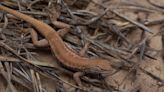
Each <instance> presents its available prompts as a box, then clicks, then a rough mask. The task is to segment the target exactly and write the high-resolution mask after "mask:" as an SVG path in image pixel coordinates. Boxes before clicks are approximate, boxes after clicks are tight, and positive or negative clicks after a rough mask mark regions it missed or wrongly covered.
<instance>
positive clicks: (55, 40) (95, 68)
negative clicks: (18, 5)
mask: <svg viewBox="0 0 164 92" xmlns="http://www.w3.org/2000/svg"><path fill="white" fill-rule="evenodd" d="M0 10H3V11H6V12H8V13H10V14H12V15H14V16H16V17H18V18H20V19H23V20H24V21H26V22H28V23H30V24H31V25H32V26H34V27H35V28H36V29H37V31H38V32H40V33H41V34H42V35H43V36H44V37H45V38H46V40H47V41H48V43H49V45H50V47H51V50H52V52H53V53H54V54H55V56H56V57H57V59H58V60H59V62H60V63H61V64H62V65H64V66H65V67H67V68H70V69H74V70H75V71H81V72H85V73H98V74H99V73H100V74H101V73H103V72H106V73H107V72H108V73H110V72H111V70H113V69H112V67H111V64H110V62H109V61H107V60H105V59H89V58H85V57H81V56H79V55H77V54H76V53H74V52H73V51H72V50H70V49H69V48H68V47H67V46H66V45H65V44H64V42H63V40H62V38H61V37H60V36H59V34H58V33H57V32H56V31H55V30H54V29H53V28H52V27H50V26H49V25H47V24H46V23H43V22H42V21H39V20H37V19H34V18H32V17H30V16H28V15H25V14H22V13H20V12H18V11H15V10H13V9H10V8H7V7H5V6H2V5H0Z"/></svg>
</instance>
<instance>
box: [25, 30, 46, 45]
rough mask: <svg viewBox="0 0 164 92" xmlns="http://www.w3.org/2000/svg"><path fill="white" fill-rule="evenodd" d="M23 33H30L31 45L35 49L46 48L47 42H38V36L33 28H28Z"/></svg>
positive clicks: (44, 40) (42, 40)
mask: <svg viewBox="0 0 164 92" xmlns="http://www.w3.org/2000/svg"><path fill="white" fill-rule="evenodd" d="M24 32H30V34H31V39H32V43H33V45H34V46H36V47H48V46H49V44H48V41H47V40H46V39H41V40H38V34H37V32H36V31H35V30H34V29H33V28H28V29H27V30H25V31H24Z"/></svg>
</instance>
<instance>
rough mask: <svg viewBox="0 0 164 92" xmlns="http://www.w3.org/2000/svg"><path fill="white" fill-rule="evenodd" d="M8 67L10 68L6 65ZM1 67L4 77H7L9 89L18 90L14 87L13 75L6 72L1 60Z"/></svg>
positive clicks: (11, 91)
mask: <svg viewBox="0 0 164 92" xmlns="http://www.w3.org/2000/svg"><path fill="white" fill-rule="evenodd" d="M6 66H8V65H7V64H6ZM6 68H7V69H8V67H6ZM0 69H1V70H0V72H1V74H2V75H3V77H4V78H5V79H6V81H7V83H8V87H7V89H8V91H10V92H17V90H16V88H15V87H14V85H13V84H12V82H11V75H10V74H9V72H5V70H4V68H3V65H2V63H1V62H0Z"/></svg>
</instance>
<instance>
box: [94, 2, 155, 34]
mask: <svg viewBox="0 0 164 92" xmlns="http://www.w3.org/2000/svg"><path fill="white" fill-rule="evenodd" d="M94 3H95V4H98V5H99V6H101V7H103V8H107V7H105V6H104V5H102V4H99V3H96V2H94ZM109 11H111V12H112V13H114V14H116V15H117V16H119V17H120V18H123V19H125V20H127V21H129V22H130V23H132V24H134V25H136V26H138V27H140V28H141V29H143V30H144V31H147V32H149V33H151V34H153V32H152V30H151V29H149V28H148V27H146V26H145V25H143V24H141V23H139V22H137V21H134V20H131V19H129V18H128V17H126V16H123V15H121V14H119V13H118V12H117V11H116V10H112V9H109Z"/></svg>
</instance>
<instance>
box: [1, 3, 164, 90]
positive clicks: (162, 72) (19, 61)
mask: <svg viewBox="0 0 164 92" xmlns="http://www.w3.org/2000/svg"><path fill="white" fill-rule="evenodd" d="M0 1H1V3H2V4H3V5H6V6H7V7H10V8H13V9H17V10H19V11H20V12H22V13H24V14H27V15H30V16H33V17H34V18H36V19H39V20H42V21H44V22H45V23H47V24H49V25H51V26H52V27H53V28H54V29H56V30H58V29H59V28H56V27H55V26H54V25H53V22H54V21H56V19H57V20H58V21H61V22H64V23H67V24H69V25H70V26H71V29H70V31H69V33H67V34H66V35H65V37H63V40H64V41H65V43H66V44H67V45H68V46H69V47H71V48H72V49H74V50H75V51H76V53H77V54H79V55H81V56H84V57H89V58H95V57H96V58H97V57H101V58H105V59H107V60H109V61H111V63H114V64H117V63H120V62H123V64H125V66H122V67H121V68H120V69H117V70H118V72H117V73H115V74H112V75H110V76H108V77H107V78H105V80H93V79H91V78H88V77H86V76H84V77H82V84H83V87H86V88H87V89H88V90H90V92H164V62H163V58H164V53H163V50H164V46H163V45H164V28H163V24H164V15H163V13H164V0H0ZM0 15H1V16H0V19H1V22H0V27H1V28H0V39H1V40H0V53H1V54H0V69H1V70H0V81H1V82H0V92H76V91H77V92H78V91H80V92H83V90H81V87H78V86H76V82H75V80H74V79H73V72H71V71H68V70H67V69H65V68H63V67H61V66H60V65H59V64H57V63H56V62H58V60H57V59H56V58H55V57H54V56H53V55H52V54H51V53H50V52H51V51H50V49H49V48H48V47H45V48H36V47H35V46H33V44H32V42H31V36H30V35H29V34H28V33H22V32H21V31H22V30H25V29H26V28H29V27H31V25H30V24H29V23H26V22H24V21H23V20H20V19H18V18H16V17H14V16H12V15H10V14H7V13H6V12H3V11H1V13H0ZM42 38H43V37H42V36H40V38H39V39H42ZM70 58H71V57H70ZM27 61H30V62H31V64H29V63H27ZM77 62H78V61H77Z"/></svg>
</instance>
